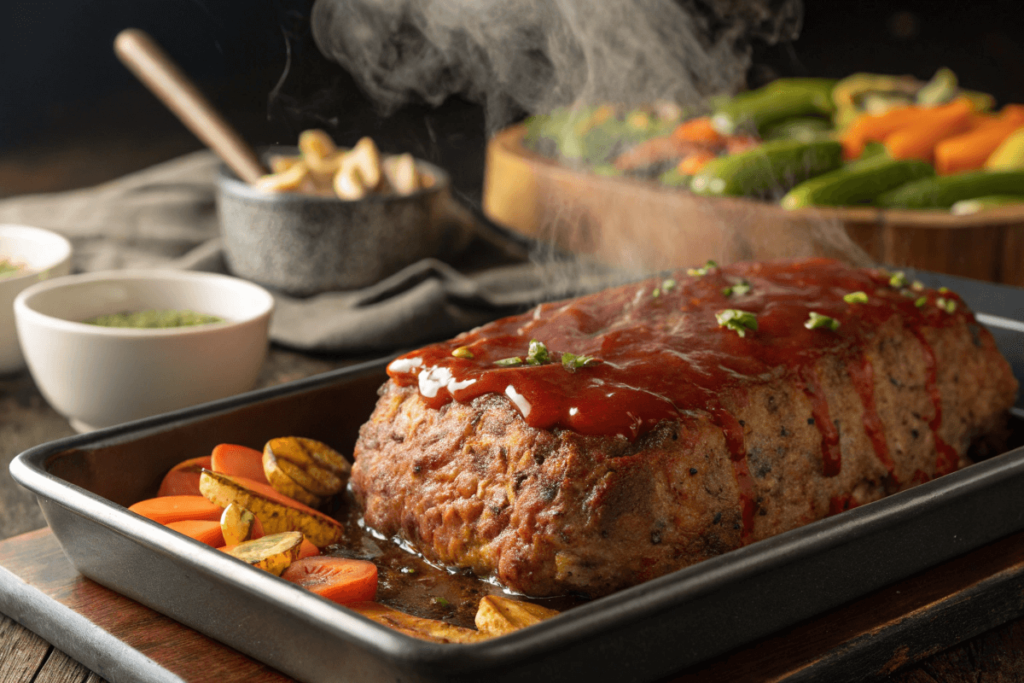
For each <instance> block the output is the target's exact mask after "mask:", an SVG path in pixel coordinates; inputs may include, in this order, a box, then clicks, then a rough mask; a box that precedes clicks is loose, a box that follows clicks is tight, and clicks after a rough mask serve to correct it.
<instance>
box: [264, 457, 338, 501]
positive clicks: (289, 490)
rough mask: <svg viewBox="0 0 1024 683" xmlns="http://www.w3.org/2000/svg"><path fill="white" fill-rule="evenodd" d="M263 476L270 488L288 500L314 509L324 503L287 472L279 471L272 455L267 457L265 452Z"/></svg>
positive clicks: (279, 468)
mask: <svg viewBox="0 0 1024 683" xmlns="http://www.w3.org/2000/svg"><path fill="white" fill-rule="evenodd" d="M263 474H265V475H266V477H267V481H269V482H270V485H271V486H273V487H274V488H275V489H276V490H277V491H278V492H280V493H283V494H284V495H286V496H288V497H289V498H294V499H295V500H297V501H299V502H300V503H305V504H306V505H308V506H310V507H314V508H317V507H320V506H321V505H323V503H324V500H323V498H321V497H320V496H318V495H316V494H315V493H311V492H310V491H309V489H307V488H305V487H303V486H302V485H301V484H299V483H298V482H297V481H295V480H294V479H293V478H292V477H291V476H289V475H288V473H287V472H285V471H284V470H282V469H281V467H280V466H279V464H278V461H277V459H276V458H274V456H273V454H270V455H268V454H267V453H266V452H265V451H264V453H263Z"/></svg>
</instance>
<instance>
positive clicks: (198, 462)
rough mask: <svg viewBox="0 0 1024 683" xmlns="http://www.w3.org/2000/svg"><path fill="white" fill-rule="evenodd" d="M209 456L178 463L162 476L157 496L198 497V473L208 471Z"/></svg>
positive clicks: (209, 466)
mask: <svg viewBox="0 0 1024 683" xmlns="http://www.w3.org/2000/svg"><path fill="white" fill-rule="evenodd" d="M210 460H211V458H210V456H208V455H204V456H203V457H201V458H192V459H190V460H186V461H184V462H179V463H178V464H177V465H175V466H174V467H172V468H171V471H170V472H168V473H167V474H166V475H164V479H163V481H161V482H160V490H159V491H157V492H156V495H157V496H198V495H200V493H199V473H200V472H202V471H203V470H204V469H207V470H208V469H210V468H211V464H210Z"/></svg>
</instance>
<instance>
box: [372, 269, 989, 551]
mask: <svg viewBox="0 0 1024 683" xmlns="http://www.w3.org/2000/svg"><path fill="white" fill-rule="evenodd" d="M690 272H692V273H693V274H687V271H680V272H678V273H675V274H673V275H671V276H669V277H658V278H650V279H647V280H644V281H641V282H638V283H634V284H630V285H626V286H622V287H617V288H614V289H610V290H606V291H604V292H601V293H599V294H596V295H591V296H587V297H583V298H580V299H576V300H572V301H566V302H559V303H550V304H543V305H541V306H538V307H537V308H535V309H534V310H533V311H531V312H529V313H526V314H523V315H520V316H515V317H511V318H505V319H503V320H498V321H496V322H494V323H491V324H488V325H485V326H483V327H480V328H477V329H475V330H472V331H470V332H467V333H464V334H462V335H459V336H458V337H456V338H455V339H453V340H451V341H448V342H443V343H440V344H434V345H432V346H428V347H425V348H423V349H421V350H418V351H415V352H413V353H410V354H407V355H405V356H403V357H401V358H399V359H397V360H395V361H393V362H392V363H391V365H390V366H389V368H388V373H389V374H390V376H391V377H392V379H393V380H394V381H395V382H396V383H398V384H400V385H403V386H414V385H418V387H419V391H420V394H421V395H422V397H423V398H424V400H425V401H426V402H427V404H428V405H430V406H431V407H434V408H439V407H441V406H442V405H444V404H445V403H447V402H449V401H451V400H453V399H454V400H456V401H460V402H469V401H472V400H473V399H475V398H477V397H479V396H483V395H485V394H500V395H504V396H506V397H508V398H509V399H510V401H511V402H512V404H513V405H514V406H515V407H516V409H517V410H518V411H519V413H520V414H521V415H522V417H523V419H524V420H525V421H526V422H527V423H528V424H530V425H531V426H533V427H535V428H538V429H556V428H557V429H568V430H573V431H576V432H578V433H581V434H587V435H609V436H610V435H622V436H625V437H626V438H629V439H635V438H637V437H638V436H640V435H641V434H643V433H645V432H647V431H649V430H651V429H652V428H653V427H654V426H655V425H657V424H658V423H659V422H661V421H662V420H676V419H679V418H681V417H682V416H684V415H694V414H704V415H707V416H708V417H709V419H710V420H711V421H712V422H713V423H714V424H716V425H717V426H718V427H719V428H721V429H722V430H723V433H724V435H725V438H726V442H727V445H728V448H729V450H730V453H731V455H732V461H733V463H734V474H735V475H736V480H737V484H738V488H739V490H740V493H741V498H743V499H744V500H743V501H742V502H743V505H744V510H743V511H744V518H745V519H744V522H745V524H744V527H745V531H749V525H750V524H752V521H753V515H754V505H753V501H752V499H751V496H752V491H753V489H752V484H751V482H750V475H749V470H748V468H747V463H746V449H745V446H744V439H743V430H742V426H741V425H738V424H737V423H736V420H735V418H734V416H732V415H731V414H729V413H728V412H727V411H726V410H725V409H724V408H723V407H722V404H721V402H720V400H719V397H720V396H722V395H723V394H724V392H726V390H730V389H734V388H742V387H744V386H750V385H754V384H758V383H764V382H767V381H777V380H779V379H780V378H781V377H783V376H788V377H791V378H793V379H795V380H796V382H797V384H798V385H800V386H802V387H804V391H805V392H807V394H808V396H809V397H810V399H811V403H812V406H814V412H813V414H814V416H815V424H816V425H817V426H818V429H819V430H820V432H821V435H822V445H823V448H822V452H823V454H824V461H823V470H824V471H823V473H824V474H825V475H826V476H834V475H835V474H838V473H839V472H840V471H841V466H842V462H841V456H840V449H839V443H838V442H839V437H838V433H837V431H836V428H835V426H834V425H833V424H832V422H831V420H830V419H828V405H827V402H826V401H825V398H824V396H825V395H824V392H822V390H821V388H820V386H819V384H818V379H817V378H816V375H815V372H814V365H815V363H816V362H817V361H818V360H819V359H820V358H822V357H823V356H825V355H838V356H839V357H840V358H841V359H843V360H844V362H845V363H846V364H847V366H848V367H851V368H855V369H854V370H853V371H852V374H853V379H854V385H855V387H856V388H857V391H858V392H859V393H860V394H861V400H862V404H863V405H864V407H865V410H864V416H865V417H864V419H865V429H866V431H867V433H868V435H869V436H870V437H871V439H872V443H874V444H875V449H876V453H877V455H878V457H879V459H880V460H881V461H882V462H883V463H884V464H885V466H886V467H887V468H890V471H891V459H890V458H889V457H888V451H887V449H885V448H884V438H883V437H882V435H881V430H880V424H879V423H878V419H877V414H876V413H875V411H874V400H873V387H872V378H871V372H870V369H869V368H870V366H869V365H868V366H867V367H865V366H864V365H863V364H864V363H866V362H867V361H866V359H864V358H863V350H864V348H865V342H866V340H867V339H868V338H869V337H870V336H871V335H872V333H873V332H874V330H876V329H877V328H878V327H879V326H880V325H881V324H882V323H884V322H886V321H888V320H890V319H891V318H892V317H893V316H898V317H899V319H900V320H902V324H903V325H904V326H906V327H907V328H909V329H910V330H911V331H913V332H914V334H915V336H916V337H917V338H918V339H919V340H921V342H922V344H923V347H924V353H925V355H926V358H927V357H928V356H929V355H930V356H931V364H930V366H929V367H931V368H932V372H933V373H934V354H932V353H931V349H930V348H929V347H928V346H927V343H926V341H925V337H924V335H923V333H922V330H923V329H924V328H927V327H943V326H947V325H951V324H953V323H954V321H956V320H957V319H960V321H961V322H962V321H963V318H964V316H970V315H971V314H970V312H969V311H967V310H966V309H965V307H964V306H962V305H960V306H959V307H956V308H955V309H954V310H953V311H951V312H950V311H948V309H947V308H942V307H940V306H939V305H937V303H936V302H937V300H938V299H939V298H940V297H944V299H943V301H949V300H952V301H958V300H956V298H955V295H951V294H946V293H939V292H935V291H933V290H926V289H923V288H921V287H920V286H918V285H915V284H913V283H909V282H904V281H903V279H902V277H901V276H900V275H896V276H893V275H892V274H890V273H886V272H884V271H881V270H862V269H855V268H851V267H848V266H845V265H842V264H840V263H838V262H835V261H830V260H825V259H813V260H804V261H776V262H765V263H739V264H733V265H731V266H726V267H717V266H713V265H712V266H710V267H706V268H703V269H699V270H696V271H690ZM729 288H731V290H730V289H729ZM858 292H861V293H863V294H862V295H856V296H853V297H848V298H849V299H850V300H847V299H844V297H846V296H847V295H851V294H853V293H858ZM851 301H853V303H851ZM940 303H941V302H940ZM727 309H736V310H739V311H743V312H745V313H750V314H753V315H754V316H755V318H756V327H757V329H756V330H755V329H746V328H743V329H742V331H743V333H744V334H743V335H742V336H741V335H740V334H739V331H738V330H737V329H734V328H730V327H727V326H722V325H720V324H719V320H718V318H717V317H716V314H718V313H720V312H721V311H724V310H727ZM812 312H813V313H815V314H818V315H821V316H827V317H828V318H831V319H832V320H833V321H834V323H838V325H837V326H835V327H834V329H832V326H824V327H819V328H816V329H809V328H808V327H807V326H806V325H805V323H807V322H808V321H809V320H810V319H811V313H812ZM531 340H538V341H540V342H543V344H544V345H545V346H546V349H547V351H548V353H549V355H550V359H551V362H544V363H540V364H535V365H531V364H525V363H523V364H519V365H514V366H505V365H501V364H499V363H500V362H506V359H510V358H519V359H526V357H527V355H528V353H529V347H530V342H531ZM453 352H454V353H455V355H453ZM564 352H568V353H571V354H575V355H577V356H585V357H590V358H593V359H594V360H593V361H592V362H591V363H588V364H586V365H585V366H584V367H575V368H567V367H565V366H564V365H563V364H562V363H561V362H560V358H561V354H562V353H564ZM507 362H512V361H507ZM933 386H936V385H935V382H934V378H932V379H931V380H930V384H929V390H930V391H931V394H932V399H933V401H934V402H936V411H935V418H934V419H933V420H932V429H933V431H936V437H937V430H938V427H939V424H940V423H941V407H940V406H939V404H938V400H939V396H938V390H937V388H935V389H934V390H932V389H931V387H933ZM819 416H820V419H819ZM936 443H938V440H937V441H936ZM940 459H941V461H942V463H943V464H945V463H946V462H947V461H948V454H946V455H940ZM954 462H955V461H954ZM748 508H749V509H748ZM748 514H749V519H748Z"/></svg>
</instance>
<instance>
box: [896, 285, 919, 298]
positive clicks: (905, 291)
mask: <svg viewBox="0 0 1024 683" xmlns="http://www.w3.org/2000/svg"><path fill="white" fill-rule="evenodd" d="M900 296H905V297H907V298H908V299H913V298H915V297H917V294H916V293H915V292H913V291H911V290H909V289H907V288H906V287H904V288H903V289H901V290H900Z"/></svg>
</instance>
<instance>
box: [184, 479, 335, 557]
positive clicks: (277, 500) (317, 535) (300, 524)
mask: <svg viewBox="0 0 1024 683" xmlns="http://www.w3.org/2000/svg"><path fill="white" fill-rule="evenodd" d="M199 490H200V491H202V493H203V495H204V496H205V497H206V498H207V499H208V500H210V501H212V502H213V503H214V504H216V505H219V506H221V507H225V508H226V507H227V506H228V505H230V504H231V503H237V504H238V505H241V506H242V507H244V508H246V509H248V510H249V511H250V512H252V513H253V514H254V515H255V516H256V518H257V519H259V520H260V523H261V524H262V525H263V530H264V532H266V533H267V534H276V533H280V532H282V531H301V532H302V533H303V534H304V535H305V536H306V538H308V539H309V541H310V542H311V543H312V544H313V545H315V546H316V547H317V548H324V547H326V546H329V545H331V544H332V543H337V542H338V541H340V540H341V539H342V537H343V536H344V533H345V532H344V529H343V527H342V526H341V523H340V522H338V521H337V520H335V519H331V518H330V517H328V516H327V515H325V514H323V513H320V512H317V511H316V510H314V509H312V508H310V507H307V506H306V505H303V504H302V503H300V502H299V501H297V500H293V499H291V498H289V497H288V496H284V495H282V494H281V493H279V492H278V491H276V490H274V489H273V488H272V487H270V486H267V485H266V484H261V483H259V482H255V481H252V480H248V479H243V478H241V477H229V476H227V475H225V474H218V473H216V472H209V471H206V472H203V473H202V475H201V476H200V477H199Z"/></svg>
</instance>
